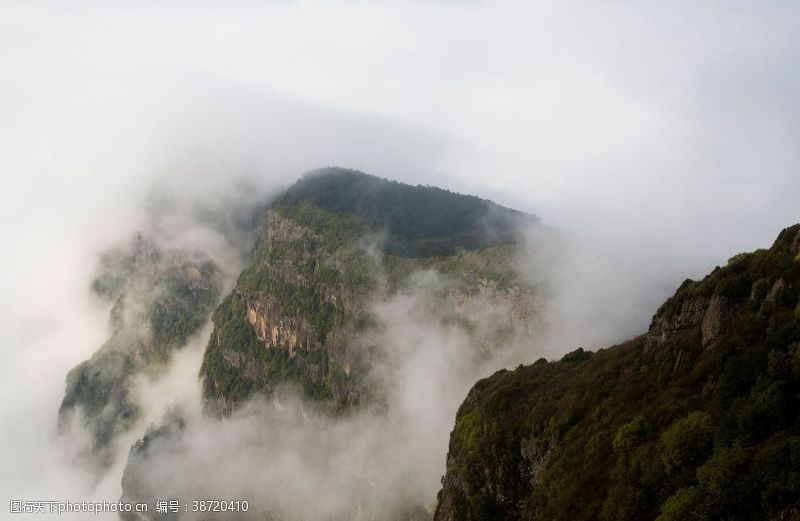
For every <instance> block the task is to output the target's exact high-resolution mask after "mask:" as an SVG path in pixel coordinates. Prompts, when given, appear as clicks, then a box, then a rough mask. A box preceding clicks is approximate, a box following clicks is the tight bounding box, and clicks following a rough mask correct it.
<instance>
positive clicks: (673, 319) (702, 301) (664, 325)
mask: <svg viewBox="0 0 800 521" xmlns="http://www.w3.org/2000/svg"><path fill="white" fill-rule="evenodd" d="M708 308H709V299H707V298H704V297H695V298H688V299H683V300H682V301H681V302H680V304H679V305H678V307H677V309H676V310H675V311H673V312H662V311H661V310H659V313H657V314H656V316H655V317H653V322H652V323H651V324H650V330H649V331H648V333H647V335H646V337H645V348H646V349H651V348H654V347H658V346H660V345H661V344H663V343H664V342H666V341H667V340H669V339H670V338H672V337H674V336H675V335H677V334H678V333H680V332H682V331H687V330H689V329H692V328H694V327H696V326H698V325H700V324H701V323H704V322H705V319H706V316H707V314H708V313H707V312H708ZM711 322H712V321H711V320H710V321H709V328H710V329H711Z"/></svg>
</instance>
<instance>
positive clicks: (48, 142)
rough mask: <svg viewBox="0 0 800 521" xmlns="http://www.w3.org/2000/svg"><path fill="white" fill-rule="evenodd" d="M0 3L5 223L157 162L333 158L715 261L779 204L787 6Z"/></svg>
mask: <svg viewBox="0 0 800 521" xmlns="http://www.w3.org/2000/svg"><path fill="white" fill-rule="evenodd" d="M0 14H1V16H0V35H2V36H0V65H2V70H3V73H2V78H1V79H0V118H1V119H0V121H2V124H0V137H2V142H3V143H4V145H5V146H4V148H6V147H7V148H6V151H5V152H4V153H3V156H5V157H4V158H3V159H2V160H1V161H3V163H5V164H4V165H3V169H2V171H3V175H4V177H6V179H7V181H6V182H7V183H9V184H8V185H7V186H6V189H5V190H4V192H5V193H6V194H11V193H14V194H15V195H18V196H19V197H13V199H14V200H15V202H14V203H12V204H11V206H10V208H9V206H8V205H5V204H4V205H3V206H4V207H5V208H4V209H3V212H4V213H3V220H4V221H7V220H8V218H9V217H11V216H12V215H13V214H12V212H13V213H18V212H20V211H23V212H24V211H25V209H24V208H23V209H20V208H19V207H18V205H19V206H24V207H25V208H28V209H32V208H33V209H35V211H39V208H38V207H37V205H31V204H30V201H31V198H33V197H38V198H42V199H40V200H42V202H43V203H44V202H47V203H50V202H54V203H56V204H62V203H61V202H60V201H58V200H57V201H51V199H52V198H54V197H55V198H56V199H61V198H62V196H70V197H74V196H76V195H80V197H79V198H78V199H77V200H78V201H79V204H80V205H81V206H85V205H86V204H89V205H91V206H102V204H103V203H101V202H99V201H98V200H97V199H98V197H96V196H98V194H102V196H101V197H99V198H104V199H106V201H108V200H111V201H113V204H112V206H113V205H116V204H117V201H116V199H115V197H121V196H120V193H122V194H126V193H129V191H130V190H136V189H139V188H140V187H141V186H142V185H143V184H144V183H143V182H141V181H142V179H143V178H146V177H151V176H154V175H158V174H159V173H160V170H169V169H171V170H175V169H176V165H177V166H183V167H187V165H188V164H190V165H191V168H192V169H194V171H197V170H202V169H206V170H214V169H216V170H218V171H220V172H226V174H227V175H233V172H234V171H235V170H237V169H239V170H241V169H247V168H252V169H253V170H256V171H257V170H258V169H259V168H261V169H263V170H264V171H266V170H268V169H267V168H266V167H265V165H271V166H273V167H274V166H275V165H276V164H277V165H279V166H280V167H282V168H283V169H284V170H285V171H286V172H292V174H294V173H295V172H294V170H298V169H303V168H307V167H313V166H317V165H318V164H330V163H336V164H341V165H343V166H355V167H360V168H363V169H365V170H368V171H370V172H373V173H376V174H381V175H386V176H390V177H396V178H404V179H408V180H411V181H420V182H429V183H440V184H445V185H447V186H451V187H454V188H459V189H465V190H471V191H474V192H478V193H480V194H483V195H486V196H491V197H494V198H497V199H499V200H501V201H502V202H505V203H506V204H509V205H515V206H518V207H522V208H524V209H527V210H529V211H533V212H536V213H538V214H540V215H541V216H542V217H543V218H544V220H545V221H546V222H549V223H553V224H558V225H564V226H570V227H575V228H578V229H583V230H592V231H597V230H603V231H609V230H611V231H616V230H617V229H623V230H625V232H624V233H625V234H626V235H630V234H631V233H632V230H631V228H633V230H635V232H636V233H640V234H643V233H647V234H652V235H653V236H657V237H661V238H662V239H663V240H664V241H667V242H669V243H670V244H672V245H675V247H677V248H687V249H692V250H695V251H696V250H698V249H700V250H703V251H704V252H705V253H708V254H709V255H711V256H713V257H714V258H725V257H726V256H727V255H729V254H731V253H733V252H734V251H738V250H742V249H746V248H753V247H755V246H758V245H763V244H765V243H766V242H769V241H770V240H771V239H772V238H773V237H774V236H775V235H776V233H777V232H778V230H779V229H780V228H781V227H783V226H785V225H788V224H790V223H792V222H795V221H797V220H798V219H800V211H798V206H797V204H796V195H797V194H798V193H800V173H798V168H797V166H798V162H800V161H799V160H798V153H797V151H796V149H795V143H796V142H797V140H798V137H799V136H800V124H799V123H798V115H799V114H798V112H799V110H798V107H799V106H800V103H799V102H798V101H797V96H796V93H797V92H800V67H798V59H799V58H800V56H798V53H800V43H798V39H797V37H796V28H797V26H798V22H800V6H798V5H797V4H796V3H794V2H772V3H769V5H766V3H764V2H759V3H753V2H727V1H726V2H636V3H622V2H608V3H605V2H586V3H581V2H562V1H559V2H535V1H524V2H508V1H492V2H480V1H456V0H452V1H441V2H383V1H369V2H366V1H339V2H330V1H326V2H315V1H296V2H295V1H263V0H262V1H255V0H251V1H229V2H147V1H140V2H130V3H124V2H123V3H120V2H113V3H109V2H91V1H77V2H70V3H68V4H64V3H62V2H50V3H48V2H37V1H33V2H32V1H20V2H15V1H9V0H6V1H5V2H3V4H2V6H0ZM222 149H224V151H225V152H226V154H227V155H225V154H222V153H221V152H220V151H221V150H222ZM9 151H10V157H9V153H8V152H9ZM204 154H205V155H204ZM286 175H289V174H288V173H287V174H286ZM9 185H10V186H9ZM9 188H10V189H9ZM45 188H49V189H50V188H51V189H57V191H56V195H54V194H52V193H43V192H45V191H46V190H45ZM87 200H88V203H87ZM63 204H65V205H69V204H70V203H63ZM631 225H633V226H631Z"/></svg>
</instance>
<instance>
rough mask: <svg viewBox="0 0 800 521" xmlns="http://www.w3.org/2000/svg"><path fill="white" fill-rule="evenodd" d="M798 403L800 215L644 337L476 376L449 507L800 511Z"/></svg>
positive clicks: (637, 515)
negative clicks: (480, 377) (767, 246)
mask: <svg viewBox="0 0 800 521" xmlns="http://www.w3.org/2000/svg"><path fill="white" fill-rule="evenodd" d="M799 405H800V225H796V226H793V227H791V228H787V229H785V230H783V231H782V232H781V234H780V235H779V237H778V239H777V240H776V241H775V243H774V245H773V246H772V247H771V248H770V249H768V250H759V251H756V252H753V253H747V254H740V255H737V256H735V257H733V258H732V259H731V260H730V261H729V262H728V264H727V265H726V266H725V267H722V268H716V269H715V270H714V271H713V272H711V274H709V275H708V276H707V277H706V278H705V279H703V280H702V281H699V282H694V281H690V280H687V281H686V282H685V283H684V284H683V285H681V287H680V288H679V289H678V291H677V292H676V293H675V295H674V296H673V297H672V298H670V299H669V300H668V301H667V302H666V303H665V304H664V305H663V306H662V307H661V308H660V309H659V310H658V312H657V314H656V316H655V317H654V318H653V321H652V325H651V326H650V329H649V331H648V332H647V334H645V335H643V336H641V337H639V338H636V339H634V340H631V341H630V342H627V343H625V344H622V345H618V346H614V347H611V348H608V349H603V350H600V351H598V352H596V353H590V352H585V351H583V350H581V349H579V350H577V351H574V352H572V353H570V354H568V355H566V356H564V358H563V359H562V360H560V361H558V362H551V363H548V362H547V361H545V360H540V361H539V362H537V363H535V364H533V365H530V366H526V367H520V368H518V369H516V370H514V371H500V372H498V373H496V374H494V375H493V376H491V377H489V378H487V379H484V380H482V381H480V382H478V383H477V384H476V385H475V387H474V388H473V389H472V390H471V391H470V393H469V395H468V396H467V398H466V400H465V401H464V403H463V404H462V406H461V407H460V409H459V411H458V415H457V419H456V424H455V428H454V430H453V432H452V435H451V439H450V448H449V454H448V457H447V473H446V475H445V477H444V479H443V488H442V491H441V492H440V494H439V503H438V507H437V511H436V516H435V518H436V519H437V520H438V521H444V520H459V521H460V520H481V521H487V520H515V519H518V520H536V519H542V520H544V519H548V520H550V519H563V520H580V519H606V520H612V519H653V518H656V517H658V519H662V520H687V519H709V520H710V519H743V520H744V519H748V520H749V519H764V520H767V519H775V520H777V519H782V520H788V519H800V507H799V506H798V505H800V414H798V411H799V409H798V406H799Z"/></svg>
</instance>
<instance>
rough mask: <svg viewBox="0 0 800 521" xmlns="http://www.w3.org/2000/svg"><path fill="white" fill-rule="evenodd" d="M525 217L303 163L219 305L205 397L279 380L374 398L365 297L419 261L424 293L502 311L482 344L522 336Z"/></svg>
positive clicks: (443, 301) (444, 305) (398, 283)
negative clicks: (426, 276)
mask: <svg viewBox="0 0 800 521" xmlns="http://www.w3.org/2000/svg"><path fill="white" fill-rule="evenodd" d="M530 222H535V218H534V217H532V216H529V215H526V214H522V213H520V212H516V211H513V210H509V209H506V208H503V207H501V206H498V205H496V204H494V203H491V202H489V201H486V200H483V199H479V198H477V197H472V196H464V195H458V194H454V193H451V192H447V191H445V190H441V189H439V188H433V187H420V186H417V187H412V186H409V185H405V184H401V183H396V182H390V181H387V180H385V179H380V178H377V177H374V176H369V175H366V174H363V173H359V172H354V171H351V170H343V169H335V168H329V169H324V170H320V171H316V172H312V173H310V174H308V175H306V176H305V177H304V178H303V179H301V180H300V181H298V182H297V183H296V184H295V185H294V186H292V187H291V188H289V189H288V190H287V191H286V192H284V193H283V194H282V195H280V196H279V197H278V198H277V200H276V201H275V202H274V203H273V204H272V205H271V206H270V207H269V209H268V210H267V212H266V215H265V220H264V227H263V228H264V229H263V233H262V235H261V237H260V238H259V240H258V242H257V245H256V249H255V253H254V256H253V259H252V262H251V264H250V265H249V266H248V267H247V268H246V269H245V270H244V272H243V273H242V274H241V275H240V277H239V279H238V281H237V284H236V287H235V289H234V291H233V292H232V293H231V294H230V295H229V296H228V297H227V298H226V299H225V300H224V301H223V303H222V305H220V306H219V308H218V309H217V310H216V311H215V312H214V315H213V322H214V331H213V333H212V335H211V339H210V341H209V344H208V348H207V350H206V355H205V359H204V362H203V367H202V369H201V374H202V376H203V378H204V394H205V398H206V400H207V403H208V405H209V408H210V409H211V410H214V411H217V412H218V413H221V414H226V413H229V412H231V411H232V410H233V408H234V407H235V406H236V404H238V403H240V402H242V401H243V400H244V399H246V398H248V397H249V396H252V395H253V394H254V393H269V392H271V391H273V390H274V389H275V388H276V387H277V386H280V385H286V384H291V385H294V386H296V387H298V388H299V389H300V390H301V391H302V394H303V395H304V396H305V397H307V398H312V399H316V400H319V401H320V402H325V403H327V404H330V405H331V406H332V407H334V408H335V409H342V408H346V407H349V406H351V405H354V404H358V403H361V402H363V401H364V400H370V399H371V396H372V394H373V391H374V386H371V385H370V384H369V382H367V381H366V376H367V373H368V369H369V365H370V364H369V359H370V356H371V352H372V351H374V350H375V346H371V345H370V343H369V335H368V334H367V333H368V332H369V331H370V330H372V329H374V328H376V327H379V324H377V322H376V319H375V317H374V315H373V314H372V313H371V306H372V305H373V303H374V302H375V301H376V300H380V299H381V298H385V297H386V296H387V295H391V294H396V293H397V292H402V291H412V290H411V281H410V277H411V276H412V274H413V273H416V272H418V271H419V270H421V269H422V270H429V271H433V272H436V273H437V274H438V275H439V276H440V279H441V280H442V281H443V284H442V286H441V287H436V288H429V290H430V291H429V292H430V295H429V296H430V298H431V299H434V300H436V301H437V302H439V304H440V309H444V310H449V312H448V313H447V314H448V316H449V317H450V319H452V320H453V321H458V322H459V323H461V324H462V325H463V327H464V328H465V330H467V331H469V332H474V331H475V329H476V328H475V324H474V322H475V320H476V319H477V318H478V316H477V315H479V314H481V315H483V317H482V318H485V315H486V314H487V313H494V314H495V315H497V317H498V319H497V320H496V321H495V324H496V327H495V328H494V330H493V331H490V332H483V333H482V334H483V336H484V338H483V340H481V339H476V343H477V344H479V345H484V346H487V347H488V346H489V345H490V344H500V343H501V342H500V341H499V340H498V339H508V338H510V337H512V336H514V335H516V334H517V333H519V332H520V331H521V330H523V329H526V328H528V327H529V325H530V323H531V322H532V317H533V316H534V315H535V308H536V306H537V302H536V299H535V297H534V295H533V290H532V288H531V287H530V286H528V285H526V284H524V283H523V282H522V281H521V279H520V278H519V276H518V275H517V273H516V270H515V265H514V262H515V260H516V255H518V250H517V248H516V247H515V244H516V243H515V241H516V240H517V239H518V238H519V232H520V225H521V224H523V223H530ZM425 291H428V290H425ZM478 301H481V302H489V303H490V304H491V306H489V307H490V308H491V309H490V310H489V309H487V306H481V307H480V309H478V308H479V306H478V304H477V302H478ZM490 339H491V341H490Z"/></svg>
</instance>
